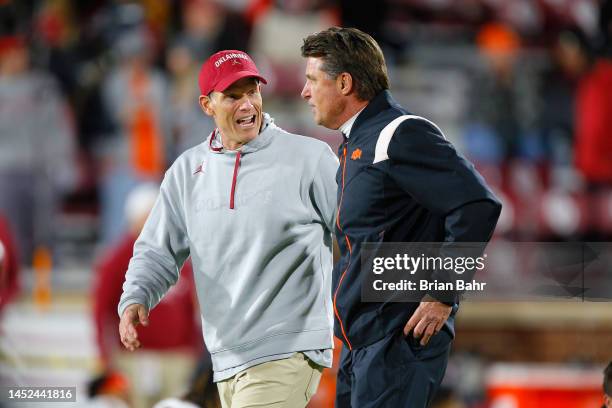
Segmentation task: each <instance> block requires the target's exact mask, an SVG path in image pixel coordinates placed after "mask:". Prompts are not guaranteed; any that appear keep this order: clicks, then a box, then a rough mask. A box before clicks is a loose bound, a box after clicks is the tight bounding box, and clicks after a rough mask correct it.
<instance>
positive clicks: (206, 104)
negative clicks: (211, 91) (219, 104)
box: [198, 95, 215, 116]
mask: <svg viewBox="0 0 612 408" xmlns="http://www.w3.org/2000/svg"><path fill="white" fill-rule="evenodd" d="M198 102H199V103H200V108H202V112H204V113H205V114H207V115H208V116H214V115H215V111H214V109H213V106H212V105H213V101H212V98H211V97H210V96H207V95H200V99H199V101H198Z"/></svg>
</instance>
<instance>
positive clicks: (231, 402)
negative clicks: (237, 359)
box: [217, 353, 323, 408]
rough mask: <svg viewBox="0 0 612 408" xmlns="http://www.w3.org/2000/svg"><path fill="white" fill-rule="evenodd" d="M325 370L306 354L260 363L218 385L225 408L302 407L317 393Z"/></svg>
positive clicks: (296, 354) (222, 404)
mask: <svg viewBox="0 0 612 408" xmlns="http://www.w3.org/2000/svg"><path fill="white" fill-rule="evenodd" d="M322 372H323V367H320V366H318V365H317V364H314V363H313V362H312V361H310V360H309V359H308V358H307V357H306V356H305V355H304V354H303V353H295V354H294V355H293V356H291V357H290V358H285V359H282V360H274V361H270V362H267V363H263V364H259V365H256V366H253V367H251V368H247V369H246V370H244V371H241V372H239V373H238V374H236V375H235V376H233V377H232V378H229V379H227V380H224V381H220V382H218V383H217V387H218V388H219V396H220V397H221V406H222V407H223V408H256V407H273V408H285V407H286V408H300V407H305V406H306V404H308V401H310V398H311V397H312V396H313V395H314V393H315V392H316V391H317V387H318V386H319V380H320V379H321V373H322Z"/></svg>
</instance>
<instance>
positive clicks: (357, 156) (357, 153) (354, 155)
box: [351, 148, 362, 160]
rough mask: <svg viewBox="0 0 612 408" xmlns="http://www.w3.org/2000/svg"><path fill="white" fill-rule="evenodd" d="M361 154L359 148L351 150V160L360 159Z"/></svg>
mask: <svg viewBox="0 0 612 408" xmlns="http://www.w3.org/2000/svg"><path fill="white" fill-rule="evenodd" d="M361 153H362V152H361V149H360V148H357V149H355V150H353V153H351V160H358V159H361Z"/></svg>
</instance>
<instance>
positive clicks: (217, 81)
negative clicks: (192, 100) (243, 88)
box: [198, 50, 268, 95]
mask: <svg viewBox="0 0 612 408" xmlns="http://www.w3.org/2000/svg"><path fill="white" fill-rule="evenodd" d="M245 77H254V78H257V79H259V80H260V81H261V82H263V83H264V84H267V83H268V82H267V81H266V80H265V78H264V77H262V76H261V75H260V74H259V71H258V70H257V67H256V66H255V63H254V62H253V60H252V59H251V57H249V55H248V54H247V53H246V52H244V51H238V50H224V51H219V52H217V53H215V54H213V55H212V56H211V57H210V58H208V59H207V60H206V62H205V63H204V64H202V69H200V76H199V78H198V82H199V85H200V92H201V93H202V95H208V94H209V93H211V92H212V91H217V92H223V91H224V90H226V89H227V88H228V87H229V86H230V85H231V84H233V83H234V82H236V81H237V80H239V79H241V78H245Z"/></svg>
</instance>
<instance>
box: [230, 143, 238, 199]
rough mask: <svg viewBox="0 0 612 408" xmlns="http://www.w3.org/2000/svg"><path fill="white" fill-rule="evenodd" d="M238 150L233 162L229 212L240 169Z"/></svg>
mask: <svg viewBox="0 0 612 408" xmlns="http://www.w3.org/2000/svg"><path fill="white" fill-rule="evenodd" d="M240 156H241V154H240V150H239V151H237V152H236V161H235V162H234V177H233V178H232V191H231V193H230V210H233V209H234V192H235V191H236V178H237V177H238V168H239V167H240Z"/></svg>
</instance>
